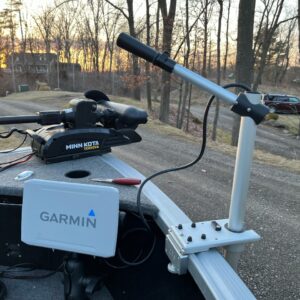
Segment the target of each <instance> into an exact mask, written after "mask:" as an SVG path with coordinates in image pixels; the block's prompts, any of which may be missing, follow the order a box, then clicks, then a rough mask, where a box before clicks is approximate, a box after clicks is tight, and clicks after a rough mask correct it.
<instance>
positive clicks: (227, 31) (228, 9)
mask: <svg viewBox="0 0 300 300" xmlns="http://www.w3.org/2000/svg"><path fill="white" fill-rule="evenodd" d="M299 1H300V0H299ZM230 9H231V0H228V7H227V19H226V34H225V39H226V42H225V52H224V60H223V61H224V63H223V79H225V78H226V71H227V58H228V47H229V41H228V39H229V20H230Z"/></svg>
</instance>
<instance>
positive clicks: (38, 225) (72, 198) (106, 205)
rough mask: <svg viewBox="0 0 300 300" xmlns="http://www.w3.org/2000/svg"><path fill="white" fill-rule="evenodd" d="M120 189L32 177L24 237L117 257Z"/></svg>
mask: <svg viewBox="0 0 300 300" xmlns="http://www.w3.org/2000/svg"><path fill="white" fill-rule="evenodd" d="M118 218H119V191H118V190H117V189H116V188H112V187H106V186H100V185H99V186H97V185H89V184H77V183H66V182H58V181H48V180H39V179H33V180H28V181H26V182H25V184H24V193H23V206H22V228H21V240H22V241H23V242H24V243H26V244H29V245H35V246H41V247H46V248H52V249H59V250H65V251H70V252H76V253H84V254H90V255H93V256H101V257H110V256H114V254H115V249H116V241H117V235H118Z"/></svg>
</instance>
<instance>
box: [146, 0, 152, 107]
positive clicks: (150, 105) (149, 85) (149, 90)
mask: <svg viewBox="0 0 300 300" xmlns="http://www.w3.org/2000/svg"><path fill="white" fill-rule="evenodd" d="M146 32H147V45H148V46H150V5H149V0H146ZM145 72H146V77H147V81H146V93H147V107H148V110H149V111H152V102H151V75H150V63H149V62H148V61H147V62H146V66H145Z"/></svg>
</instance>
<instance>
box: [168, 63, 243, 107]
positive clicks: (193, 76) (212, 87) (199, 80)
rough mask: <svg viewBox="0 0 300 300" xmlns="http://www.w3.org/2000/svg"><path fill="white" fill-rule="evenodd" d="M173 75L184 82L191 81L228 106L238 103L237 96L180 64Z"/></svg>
mask: <svg viewBox="0 0 300 300" xmlns="http://www.w3.org/2000/svg"><path fill="white" fill-rule="evenodd" d="M173 73H174V74H176V75H178V76H180V77H182V78H183V79H184V80H186V81H189V82H190V83H192V84H194V85H195V86H197V87H198V88H200V89H202V90H204V91H207V92H209V93H211V94H212V95H215V96H216V97H218V98H220V99H221V100H223V101H225V102H227V103H228V104H231V105H233V104H235V103H236V99H237V95H235V94H234V93H232V92H230V91H228V90H226V89H224V88H222V87H221V86H219V85H217V84H216V83H214V82H212V81H210V80H208V79H206V78H204V77H202V76H201V75H199V74H197V73H195V72H193V71H190V70H189V69H187V68H185V67H183V66H181V65H179V64H176V65H175V66H174V70H173Z"/></svg>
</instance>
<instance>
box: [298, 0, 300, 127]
mask: <svg viewBox="0 0 300 300" xmlns="http://www.w3.org/2000/svg"><path fill="white" fill-rule="evenodd" d="M298 55H299V63H300V0H298ZM299 132H300V130H299Z"/></svg>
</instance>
